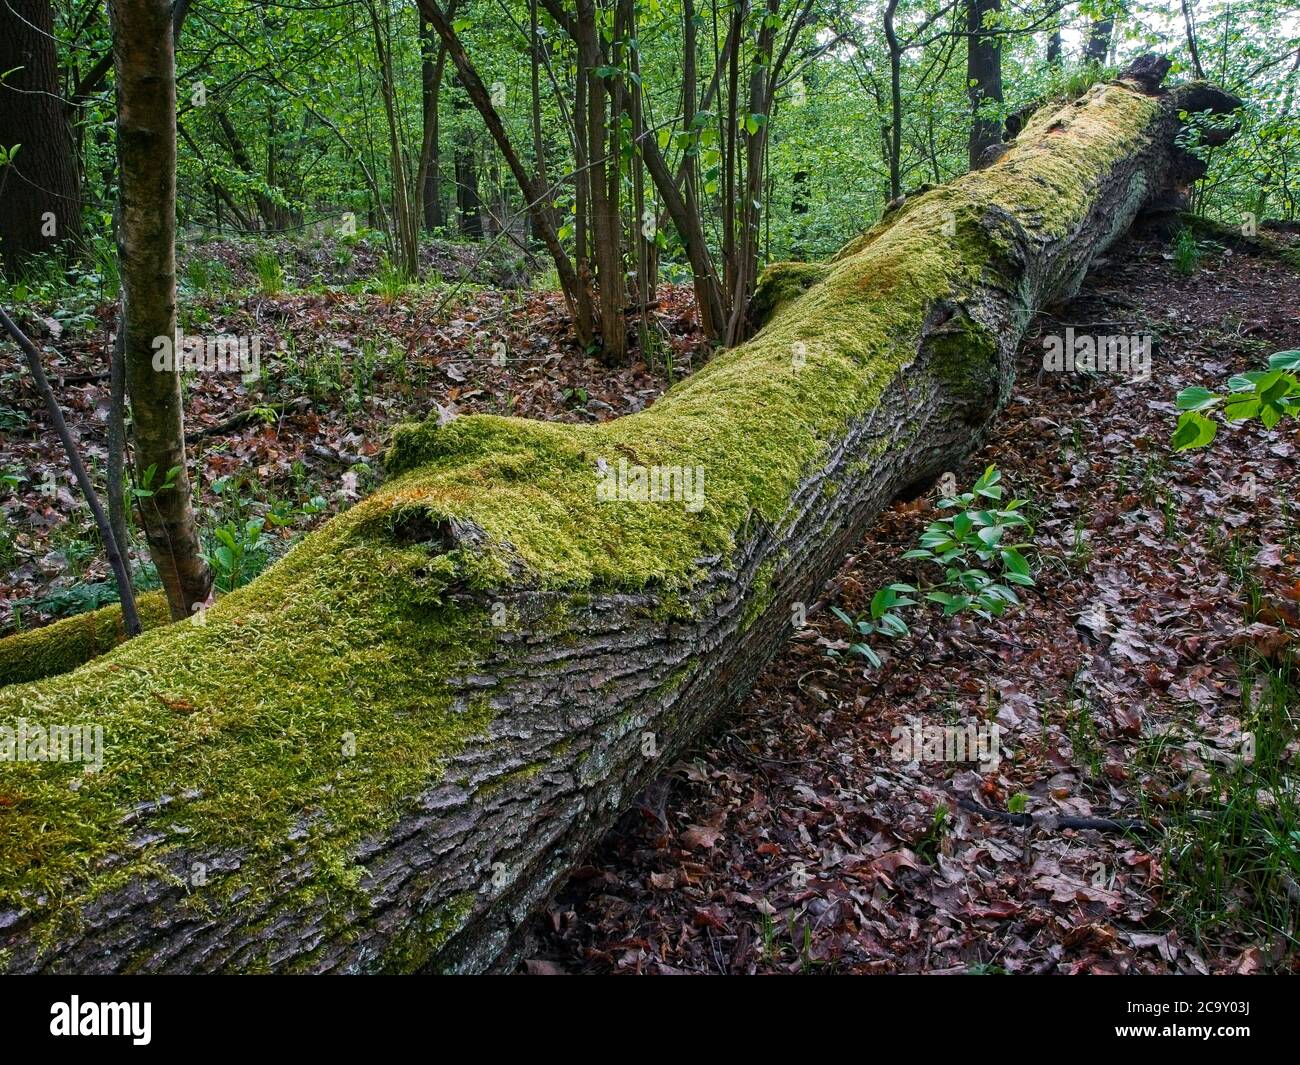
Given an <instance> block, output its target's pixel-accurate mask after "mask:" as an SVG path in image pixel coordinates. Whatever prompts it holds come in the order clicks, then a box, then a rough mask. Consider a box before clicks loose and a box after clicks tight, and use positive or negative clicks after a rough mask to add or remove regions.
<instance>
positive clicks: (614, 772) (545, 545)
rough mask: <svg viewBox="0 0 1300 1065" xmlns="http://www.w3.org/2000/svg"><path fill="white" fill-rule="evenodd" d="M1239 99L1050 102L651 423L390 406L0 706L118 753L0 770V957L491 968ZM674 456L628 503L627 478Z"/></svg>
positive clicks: (979, 407) (888, 224)
mask: <svg viewBox="0 0 1300 1065" xmlns="http://www.w3.org/2000/svg"><path fill="white" fill-rule="evenodd" d="M1164 69H1167V64H1166V65H1165V67H1164ZM1159 73H1160V74H1163V69H1161V70H1160V71H1159ZM1235 104H1236V101H1235V100H1232V99H1231V98H1229V97H1226V96H1225V95H1224V94H1222V93H1219V92H1218V91H1217V90H1214V89H1211V88H1209V87H1206V86H1200V87H1187V88H1184V89H1183V90H1181V91H1179V92H1176V93H1171V94H1169V95H1167V96H1164V97H1155V96H1151V95H1148V94H1147V93H1146V92H1145V91H1143V89H1142V87H1141V85H1140V84H1139V82H1136V81H1129V82H1123V83H1119V84H1112V85H1098V86H1095V87H1094V88H1093V89H1091V90H1090V91H1089V92H1088V93H1087V94H1086V95H1085V96H1084V97H1083V98H1082V100H1081V101H1080V102H1079V103H1078V104H1076V105H1071V106H1067V107H1063V108H1060V109H1051V108H1045V109H1043V110H1042V111H1041V112H1040V113H1039V114H1037V115H1035V116H1034V118H1033V119H1032V120H1031V121H1030V122H1029V124H1028V126H1027V128H1026V129H1025V130H1024V132H1023V133H1022V134H1021V135H1020V138H1019V139H1018V140H1017V141H1016V142H1015V143H1014V144H1013V145H1012V146H1011V147H1010V149H1009V151H1008V152H1007V154H1006V155H1004V156H1003V158H1002V159H1001V160H1000V161H998V162H997V163H996V164H995V165H994V166H992V167H990V168H988V169H985V170H981V171H976V172H973V173H970V174H967V175H964V176H963V177H961V178H958V179H957V180H955V181H953V182H951V183H950V184H948V185H945V186H941V187H939V188H937V189H933V190H931V191H929V192H926V193H924V194H922V195H920V196H918V197H916V198H914V199H911V200H909V201H907V202H906V203H904V204H903V205H902V207H901V208H900V209H898V210H896V211H894V212H893V214H892V217H890V218H888V219H887V220H885V221H884V222H882V223H881V224H880V225H878V226H877V227H876V228H875V229H873V230H872V231H870V232H869V233H867V234H866V235H864V236H863V237H861V238H859V239H857V240H855V241H854V242H853V243H851V244H850V245H849V246H848V247H846V248H845V249H844V250H843V251H842V252H841V253H840V254H839V255H838V256H837V257H836V258H835V259H834V260H833V261H832V262H831V263H829V264H826V265H824V266H823V267H821V268H819V269H818V270H817V271H815V272H816V273H818V274H820V275H821V276H822V278H823V280H821V281H820V282H819V283H817V284H815V285H813V286H812V287H810V288H807V291H806V292H804V291H801V290H802V287H803V286H801V285H788V284H786V283H785V282H786V281H788V279H789V277H790V274H791V273H792V271H790V270H789V269H781V268H773V269H771V270H769V272H768V273H767V275H765V278H764V280H763V282H762V284H761V285H760V294H762V293H763V292H764V291H766V292H767V293H768V295H769V296H770V297H772V298H771V299H769V300H768V306H769V307H770V308H771V309H772V310H771V314H772V317H771V319H770V321H769V324H768V325H767V326H766V327H765V328H764V329H763V330H762V331H761V332H760V333H759V334H758V335H757V336H756V337H755V338H754V339H753V340H752V341H750V342H749V343H747V344H745V345H744V346H742V347H740V348H737V349H734V350H732V351H730V352H726V353H724V354H721V355H719V356H717V357H715V358H714V359H713V360H712V361H711V362H710V363H709V364H708V365H707V366H706V367H705V368H704V369H702V370H700V371H699V372H697V373H696V374H695V375H693V376H692V377H690V378H689V379H687V380H686V381H683V382H681V383H680V384H679V385H677V386H676V387H675V388H673V389H672V390H671V391H670V392H669V393H668V394H667V395H666V396H664V397H663V398H662V399H661V400H660V401H659V402H658V403H656V404H655V405H654V406H652V407H651V408H649V409H648V410H646V411H643V412H641V413H639V414H635V415H631V416H629V417H625V418H621V419H618V420H615V421H611V422H606V423H602V424H599V425H590V426H569V425H551V424H539V423H535V422H529V421H525V420H521V419H509V418H497V417H470V418H461V419H457V420H454V421H452V422H450V423H446V424H444V425H441V426H439V425H438V424H437V420H436V419H434V420H430V421H428V422H425V423H423V424H420V425H413V426H408V427H405V428H403V429H402V430H400V431H399V432H398V433H397V435H396V437H395V439H394V443H393V447H392V449H391V451H390V452H389V456H388V461H389V467H390V471H391V473H392V476H393V479H392V480H390V481H389V482H388V483H387V484H386V485H385V487H384V488H382V489H380V491H379V492H377V493H376V494H375V495H374V496H372V497H370V498H369V499H366V500H365V501H363V502H362V503H360V504H358V505H357V506H356V507H354V508H353V509H352V510H350V511H348V512H346V513H345V514H343V515H341V516H339V517H338V518H335V519H334V520H333V521H332V522H330V523H329V524H328V525H327V526H325V527H324V528H323V529H321V530H319V531H318V532H316V533H314V534H312V535H311V536H310V537H308V538H307V539H306V540H304V541H303V542H302V543H301V544H300V545H299V546H298V547H297V548H296V549H295V550H294V551H293V553H292V554H290V555H289V556H288V557H287V558H286V559H284V560H283V561H281V562H280V563H278V564H277V565H276V566H275V567H273V568H272V569H271V570H269V571H268V572H267V573H266V574H264V575H263V576H262V577H260V578H259V579H258V580H257V581H255V582H254V583H253V584H251V585H250V586H248V587H247V588H245V589H242V590H241V592H240V593H238V594H237V595H234V596H230V597H227V598H225V599H223V600H221V601H220V602H218V604H217V605H216V606H215V607H214V608H213V609H212V610H211V611H209V612H208V618H207V625H206V627H204V628H198V627H194V626H189V625H183V626H175V627H174V628H172V629H171V630H169V631H168V632H166V633H165V634H158V635H157V636H155V637H153V638H151V639H145V640H140V641H135V642H134V644H129V645H127V646H125V647H121V648H118V649H116V650H115V651H113V652H111V653H110V654H109V655H108V656H107V657H106V658H105V659H103V660H102V661H101V663H99V664H96V665H92V666H91V667H89V668H88V669H84V670H79V671H76V672H74V673H72V674H69V675H68V676H66V677H61V678H56V679H53V680H49V681H45V682H43V683H41V684H40V685H38V686H36V687H35V688H29V687H23V688H19V689H10V690H9V693H8V694H5V693H0V719H11V718H14V717H16V716H18V714H19V713H26V715H27V717H28V718H29V720H35V719H37V717H38V716H39V717H40V718H48V719H49V720H50V721H80V720H92V721H99V722H102V723H103V725H104V728H105V733H106V743H107V745H108V752H109V753H108V760H107V761H106V764H105V770H104V772H103V773H101V774H95V775H92V776H88V777H86V778H84V780H85V783H83V784H82V786H81V788H80V790H79V791H77V792H75V793H74V792H72V791H71V790H70V789H69V787H68V786H67V780H68V777H69V776H70V775H71V771H70V770H69V769H68V767H66V766H60V765H59V764H57V763H45V764H36V763H33V764H31V765H28V766H25V767H24V769H25V772H24V773H22V774H16V775H14V776H13V777H12V778H10V777H6V788H7V789H8V790H9V792H10V793H11V794H10V795H9V798H10V799H11V802H10V803H9V809H8V810H7V811H6V813H5V818H6V835H5V837H4V840H5V842H6V844H8V845H10V846H11V847H12V853H6V854H4V855H3V859H4V860H3V861H2V862H0V968H3V969H7V970H12V971H30V970H45V971H71V972H81V973H94V972H104V971H154V970H160V971H196V970H202V971H210V970H226V971H229V970H249V969H257V970H266V969H270V970H285V971H289V970H292V971H312V972H324V971H329V972H357V971H374V970H396V971H408V970H456V971H467V970H468V971H478V970H488V969H500V968H508V967H510V966H511V965H512V964H513V962H514V960H515V959H516V958H517V957H518V956H519V952H520V951H521V950H522V949H523V948H524V946H525V937H526V934H527V926H528V921H527V918H528V917H529V916H530V915H531V914H533V913H535V912H536V911H537V909H538V908H539V907H541V906H542V905H544V903H545V902H546V900H547V899H548V898H549V897H550V895H551V894H552V892H554V891H555V890H556V889H557V887H558V886H559V885H560V884H561V883H562V882H563V878H564V877H565V875H566V874H567V873H568V872H569V871H570V870H571V869H573V868H574V866H575V865H576V864H577V863H579V862H581V861H582V860H583V857H584V855H585V854H586V852H587V851H588V849H589V848H590V846H591V845H592V844H593V842H594V841H595V840H596V839H597V838H598V837H599V835H600V833H601V832H603V831H604V830H605V829H607V828H608V827H609V826H610V825H611V824H612V823H613V822H614V820H615V818H616V817H617V816H618V814H619V811H620V810H622V809H623V808H624V807H626V806H627V804H628V803H629V801H630V800H631V799H632V798H633V797H634V796H635V795H636V794H637V793H638V791H639V789H641V788H643V787H644V786H645V785H646V784H647V783H649V782H650V781H652V780H653V779H655V778H656V777H657V776H659V775H661V774H662V773H663V772H665V771H666V769H667V767H669V766H670V765H671V764H672V763H673V760H674V758H676V757H678V756H679V755H680V754H681V752H682V751H683V750H684V749H685V748H686V745H687V744H689V743H690V742H692V741H693V740H696V739H698V738H699V737H700V736H701V735H703V734H705V733H706V732H707V730H708V728H709V726H710V724H711V723H712V722H713V721H715V720H716V719H717V717H718V715H719V714H720V713H721V712H722V711H723V710H724V709H725V708H727V707H729V706H731V705H733V704H734V703H735V701H736V700H737V699H739V698H740V697H741V696H742V694H743V693H744V692H745V690H746V689H747V688H748V687H749V685H750V684H751V683H752V681H753V679H754V677H755V676H756V675H757V673H758V671H759V670H760V669H761V668H762V666H763V665H764V663H765V662H766V661H767V660H768V659H769V657H770V656H771V655H772V654H773V653H774V652H775V651H776V649H777V648H778V647H779V646H780V645H781V644H782V642H783V641H785V640H786V639H787V638H788V636H789V632H790V629H789V624H790V618H791V608H792V604H795V603H805V604H806V603H811V602H813V601H814V600H815V598H816V596H817V593H818V589H819V588H820V587H821V586H822V584H823V582H824V581H825V580H826V579H827V578H828V577H829V576H830V575H831V574H832V573H833V572H834V571H835V569H836V567H837V566H838V565H839V564H840V562H841V560H842V559H843V557H844V554H845V553H846V552H847V551H848V550H850V549H851V547H852V545H853V544H855V543H857V542H858V539H859V537H860V536H861V534H862V532H863V530H864V529H865V528H866V526H867V524H868V523H869V522H870V521H871V520H872V518H873V517H874V516H875V515H876V514H877V513H878V512H879V510H880V509H881V508H882V507H883V506H885V505H886V504H887V503H888V502H889V500H890V499H891V498H893V497H894V496H895V495H896V494H897V493H899V492H900V491H901V490H903V489H906V488H907V487H909V486H912V485H916V484H926V483H928V482H929V481H931V480H932V479H934V478H935V477H937V476H938V475H939V474H940V473H941V472H943V471H944V470H947V469H952V468H954V467H955V464H956V463H957V462H959V461H960V459H961V457H962V455H963V454H964V453H965V452H966V451H967V450H968V449H969V448H970V447H972V446H973V445H974V444H975V443H976V442H977V441H978V439H979V437H980V434H981V430H982V428H983V427H984V426H985V425H986V423H987V422H988V420H989V419H990V418H991V417H992V415H993V414H994V412H995V411H996V410H997V409H998V407H999V406H1000V404H1001V403H1002V402H1003V401H1005V399H1006V398H1007V396H1008V394H1009V391H1010V386H1011V374H1012V366H1013V356H1014V353H1015V349H1016V346H1017V342H1018V340H1019V338H1020V337H1021V335H1022V333H1023V331H1024V329H1025V328H1026V326H1027V324H1028V323H1029V322H1030V320H1031V318H1032V317H1033V314H1034V312H1035V311H1036V310H1037V309H1038V308H1039V307H1040V306H1041V305H1042V304H1043V303H1045V302H1046V301H1049V300H1053V299H1057V298H1060V297H1061V296H1063V295H1065V294H1068V293H1070V292H1072V291H1073V290H1075V289H1077V287H1078V285H1079V284H1080V282H1081V281H1082V278H1083V276H1084V273H1085V271H1086V270H1087V269H1088V266H1089V264H1090V263H1091V262H1092V261H1093V259H1094V258H1095V257H1096V256H1097V255H1099V254H1100V253H1101V252H1103V251H1104V250H1105V249H1106V248H1107V247H1108V246H1109V245H1110V244H1111V243H1113V242H1114V240H1115V239H1116V238H1117V237H1119V236H1120V235H1121V234H1122V233H1123V232H1124V231H1125V229H1126V228H1127V226H1128V225H1129V224H1130V223H1131V222H1132V220H1133V218H1134V216H1135V215H1136V214H1137V212H1138V210H1139V209H1140V208H1141V207H1142V206H1143V204H1144V203H1145V202H1147V201H1149V200H1151V199H1153V198H1156V197H1160V196H1164V195H1166V194H1167V193H1168V191H1169V190H1171V189H1176V188H1180V187H1182V186H1184V185H1185V184H1186V182H1187V181H1188V180H1189V179H1190V177H1191V176H1192V175H1194V174H1196V173H1197V172H1198V167H1199V166H1200V164H1198V163H1197V162H1196V161H1195V160H1194V159H1191V158H1190V157H1188V156H1185V155H1183V154H1182V153H1181V151H1180V150H1178V149H1176V148H1175V146H1174V142H1175V135H1176V133H1177V131H1178V127H1179V119H1178V113H1179V111H1180V109H1181V110H1186V111H1188V112H1196V111H1200V110H1203V109H1212V110H1216V111H1223V110H1227V109H1229V108H1231V107H1233V106H1235ZM802 270H803V272H804V273H808V272H809V270H808V268H807V267H803V268H802ZM783 292H784V295H785V298H784V299H782V298H778V297H779V296H780V295H781V293H783ZM796 342H797V343H796ZM628 463H631V464H633V465H632V466H631V467H629V466H628V465H627V464H628ZM696 467H699V468H700V469H702V470H703V471H704V474H703V475H702V476H706V477H707V481H704V480H693V481H690V482H688V481H685V480H683V479H682V478H681V477H679V478H678V479H677V480H676V482H675V484H676V487H677V489H678V491H677V492H676V496H680V499H675V500H674V499H673V498H669V499H666V500H664V501H660V502H653V501H647V500H646V499H645V498H644V495H641V496H640V497H639V498H638V493H637V492H636V490H635V486H636V485H637V483H638V482H637V480H636V477H637V473H636V471H637V470H643V471H644V470H648V469H650V468H653V469H655V470H657V471H659V472H660V473H661V474H662V473H663V472H664V471H666V470H668V469H670V468H675V469H676V470H677V471H678V473H679V474H680V473H682V472H683V471H684V470H688V469H689V470H694V469H695V468H696ZM620 470H621V471H622V472H621V473H620ZM602 471H604V472H602ZM620 476H626V480H624V481H623V482H622V483H623V489H620V488H618V484H619V477H620ZM692 483H693V484H694V485H695V486H696V487H697V488H698V489H701V490H702V491H700V492H699V493H697V492H696V490H695V489H693V488H691V484H692ZM624 489H627V490H624ZM669 495H672V493H669ZM697 504H698V506H697ZM38 708H39V712H38ZM50 826H57V829H56V830H55V831H53V832H51V830H50ZM60 918H62V919H64V921H66V923H61V921H60V920H59V919H60ZM78 918H79V920H78ZM42 943H44V944H45V949H44V950H42V949H41V946H40V944H42Z"/></svg>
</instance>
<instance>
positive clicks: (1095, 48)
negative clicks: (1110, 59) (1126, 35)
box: [1083, 18, 1115, 66]
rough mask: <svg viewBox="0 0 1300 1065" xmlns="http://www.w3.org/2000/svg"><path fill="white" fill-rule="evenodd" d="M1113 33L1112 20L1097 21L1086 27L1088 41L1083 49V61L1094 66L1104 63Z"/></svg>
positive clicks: (1113, 23)
mask: <svg viewBox="0 0 1300 1065" xmlns="http://www.w3.org/2000/svg"><path fill="white" fill-rule="evenodd" d="M1114 32H1115V20H1114V19H1113V18H1104V19H1097V20H1096V21H1095V22H1092V23H1090V24H1089V26H1088V39H1087V41H1086V42H1085V44H1084V48H1083V61H1084V62H1085V63H1091V64H1092V65H1094V66H1102V65H1104V64H1105V62H1106V53H1107V52H1109V51H1110V38H1111V35H1112V34H1113V33H1114Z"/></svg>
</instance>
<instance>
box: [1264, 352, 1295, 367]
mask: <svg viewBox="0 0 1300 1065" xmlns="http://www.w3.org/2000/svg"><path fill="white" fill-rule="evenodd" d="M1268 368H1269V369H1270V370H1300V351H1278V352H1275V353H1274V354H1272V355H1270V356H1269V357H1268Z"/></svg>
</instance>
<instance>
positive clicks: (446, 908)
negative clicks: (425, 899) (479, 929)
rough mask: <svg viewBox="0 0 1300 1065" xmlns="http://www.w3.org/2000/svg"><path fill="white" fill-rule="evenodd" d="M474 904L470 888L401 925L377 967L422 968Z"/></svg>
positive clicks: (393, 971)
mask: <svg viewBox="0 0 1300 1065" xmlns="http://www.w3.org/2000/svg"><path fill="white" fill-rule="evenodd" d="M473 908H474V896H473V894H472V893H470V892H468V891H467V892H463V893H461V894H460V895H457V896H456V897H455V898H453V899H452V900H451V901H450V902H448V903H446V904H444V905H442V906H437V907H435V908H434V909H432V910H430V911H429V912H428V913H426V914H424V915H422V916H421V917H418V918H416V919H415V921H413V922H412V923H411V924H410V925H408V926H407V927H406V928H404V929H403V930H402V931H401V932H399V933H398V934H397V935H396V936H394V937H393V940H392V942H391V943H389V945H388V949H387V950H386V951H385V952H384V960H383V963H382V964H381V966H380V971H381V972H384V973H390V974H408V973H418V972H423V971H424V970H425V969H426V968H427V966H428V965H429V962H430V961H431V960H432V959H433V958H434V957H435V956H436V955H437V953H438V951H439V950H441V949H442V947H443V945H444V944H445V943H446V942H447V940H448V939H450V938H451V937H452V936H453V935H454V934H455V933H456V932H457V931H459V930H460V927H461V926H462V925H463V924H464V923H465V918H466V917H468V916H469V913H470V911H471V910H472V909H473Z"/></svg>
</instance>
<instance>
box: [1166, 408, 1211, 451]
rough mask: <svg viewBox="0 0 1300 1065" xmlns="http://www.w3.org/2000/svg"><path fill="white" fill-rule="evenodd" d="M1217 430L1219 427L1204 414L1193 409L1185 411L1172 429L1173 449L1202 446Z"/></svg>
mask: <svg viewBox="0 0 1300 1065" xmlns="http://www.w3.org/2000/svg"><path fill="white" fill-rule="evenodd" d="M1218 431H1219V427H1218V426H1217V425H1216V424H1215V423H1214V422H1213V421H1212V420H1211V419H1209V418H1207V417H1206V416H1205V415H1204V414H1201V413H1199V412H1198V411H1194V410H1189V411H1185V412H1184V413H1183V416H1182V417H1181V418H1179V419H1178V425H1177V427H1176V428H1175V429H1174V437H1173V441H1172V442H1173V446H1174V450H1175V451H1187V450H1190V449H1191V448H1195V447H1204V446H1205V445H1206V444H1208V443H1210V441H1212V440H1213V439H1214V436H1215V434H1216V433H1217V432H1218Z"/></svg>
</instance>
